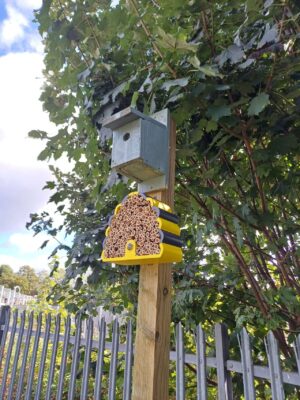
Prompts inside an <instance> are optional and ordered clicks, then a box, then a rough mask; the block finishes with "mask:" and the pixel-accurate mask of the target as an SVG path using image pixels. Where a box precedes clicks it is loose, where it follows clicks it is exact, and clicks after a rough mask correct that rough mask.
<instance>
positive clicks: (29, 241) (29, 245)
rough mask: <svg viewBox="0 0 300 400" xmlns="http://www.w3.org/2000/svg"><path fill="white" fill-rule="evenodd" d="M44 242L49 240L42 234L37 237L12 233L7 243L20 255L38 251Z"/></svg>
mask: <svg viewBox="0 0 300 400" xmlns="http://www.w3.org/2000/svg"><path fill="white" fill-rule="evenodd" d="M45 240H49V237H48V236H47V235H46V234H42V233H41V234H39V235H37V236H32V234H31V233H14V234H12V235H11V236H10V237H9V240H8V241H9V243H10V244H12V245H13V246H16V247H17V248H18V250H19V251H20V252H21V253H23V254H30V253H34V252H36V251H38V250H39V248H40V247H41V245H42V244H43V242H44V241H45Z"/></svg>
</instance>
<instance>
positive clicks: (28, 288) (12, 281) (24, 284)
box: [0, 264, 48, 296]
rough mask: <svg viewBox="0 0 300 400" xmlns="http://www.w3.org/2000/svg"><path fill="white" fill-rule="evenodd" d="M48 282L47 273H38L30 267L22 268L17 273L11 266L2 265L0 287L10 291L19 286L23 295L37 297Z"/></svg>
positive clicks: (0, 266) (0, 268) (0, 267)
mask: <svg viewBox="0 0 300 400" xmlns="http://www.w3.org/2000/svg"><path fill="white" fill-rule="evenodd" d="M47 280H48V274H47V273H46V272H45V271H43V272H40V273H36V272H35V271H34V269H33V268H32V267H30V266H29V265H24V266H22V267H20V268H19V270H18V271H17V272H16V273H15V272H14V271H13V269H12V268H11V267H10V266H9V265H5V264H3V265H0V285H3V286H5V287H8V288H10V289H14V287H15V286H19V287H20V290H21V293H23V294H27V295H30V296H35V295H37V294H38V293H39V292H40V290H41V289H42V287H43V286H44V285H45V284H46V281H47Z"/></svg>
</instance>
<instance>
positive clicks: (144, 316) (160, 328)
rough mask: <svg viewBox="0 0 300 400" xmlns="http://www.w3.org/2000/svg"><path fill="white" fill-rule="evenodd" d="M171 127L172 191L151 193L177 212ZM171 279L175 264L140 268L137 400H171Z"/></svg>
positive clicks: (172, 126) (173, 130)
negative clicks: (175, 207) (169, 392)
mask: <svg viewBox="0 0 300 400" xmlns="http://www.w3.org/2000/svg"><path fill="white" fill-rule="evenodd" d="M169 118H170V117H169ZM169 126H170V130H169V134H170V137H169V179H168V189H167V190H162V191H158V192H151V193H149V194H151V196H152V197H155V198H156V199H158V200H161V201H163V202H164V203H167V204H168V205H170V206H171V208H172V209H174V183H175V152H176V126H175V123H174V122H173V121H172V120H169ZM171 277H172V275H171V264H153V265H142V266H141V267H140V279H139V297H138V312H137V333H136V340H135V356H134V368H133V394H132V399H133V400H166V399H168V397H169V395H168V391H169V354H170V323H171V291H172V285H171V282H172V278H171Z"/></svg>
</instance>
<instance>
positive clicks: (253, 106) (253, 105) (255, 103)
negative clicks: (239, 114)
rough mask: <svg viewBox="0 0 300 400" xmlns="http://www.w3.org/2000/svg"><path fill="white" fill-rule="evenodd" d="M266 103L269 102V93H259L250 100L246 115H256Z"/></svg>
mask: <svg viewBox="0 0 300 400" xmlns="http://www.w3.org/2000/svg"><path fill="white" fill-rule="evenodd" d="M268 104H270V98H269V95H268V94H267V93H260V94H259V95H257V96H256V97H254V98H253V99H252V100H251V102H250V106H249V108H248V115H258V114H259V113H261V112H262V111H263V110H264V109H265V108H266V106H267V105H268Z"/></svg>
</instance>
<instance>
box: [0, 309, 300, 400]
mask: <svg viewBox="0 0 300 400" xmlns="http://www.w3.org/2000/svg"><path fill="white" fill-rule="evenodd" d="M84 325H86V328H85V329H84V330H83V327H84ZM95 325H96V326H95ZM83 332H84V334H83ZM192 336H193V337H192ZM213 336H214V337H212V335H211V334H210V335H207V337H206V334H205V332H204V330H203V329H202V328H201V326H197V328H196V332H195V335H191V334H190V333H189V332H185V331H184V329H183V327H182V325H181V323H179V324H177V325H176V332H175V341H174V343H175V350H174V351H171V352H170V380H171V385H170V387H171V389H170V399H175V398H176V400H183V399H188V400H189V399H197V400H210V399H216V398H217V399H218V400H231V399H232V400H233V399H245V400H252V399H256V398H257V399H273V400H281V399H289V398H291V399H298V398H299V397H298V396H299V393H300V372H299V371H300V337H298V338H297V339H296V342H295V345H294V357H293V360H292V363H290V364H289V365H295V370H294V371H292V370H291V368H289V370H286V369H285V370H282V368H281V364H282V360H281V357H280V351H279V349H278V345H277V341H276V339H275V337H274V335H273V333H271V332H270V333H269V334H268V335H267V337H266V339H265V347H266V351H265V357H263V358H265V359H266V362H265V363H264V365H263V362H264V361H262V362H261V363H260V365H255V364H254V363H253V360H252V353H253V350H252V347H251V341H250V337H249V335H248V333H247V332H246V330H245V329H243V330H242V331H241V332H240V333H239V334H238V335H237V337H236V336H235V338H236V339H237V340H236V341H235V342H236V343H237V346H236V347H235V349H234V350H235V352H234V353H232V352H231V350H232V349H231V348H230V347H229V339H230V338H229V336H228V334H227V330H226V327H225V326H224V325H222V324H217V325H216V326H215V328H214V335H213ZM132 337H133V332H132V324H131V322H130V321H129V322H128V323H127V324H126V325H120V324H119V322H118V320H117V319H115V320H114V321H113V322H112V323H111V324H108V325H107V324H106V323H105V320H104V319H103V318H102V319H101V320H100V321H99V324H95V323H94V321H93V318H88V319H85V320H82V319H81V317H80V316H79V317H77V318H76V321H75V323H73V322H72V319H71V317H70V316H66V317H65V318H64V319H62V317H61V316H60V315H59V314H57V315H55V316H51V315H50V314H47V315H43V314H41V313H40V314H38V315H34V314H33V312H31V313H26V312H25V311H24V312H22V313H18V311H14V312H11V310H10V307H7V306H5V307H2V309H1V310H0V399H1V400H4V399H8V400H15V399H16V400H19V399H22V400H23V399H25V400H31V399H34V400H40V399H47V400H50V399H51V400H54V399H60V400H63V399H68V400H72V399H97V400H98V399H108V400H113V399H124V400H129V399H130V398H131V389H132V388H131V386H132V384H131V375H132V366H133V352H134V350H133V340H132ZM185 349H188V350H189V352H187V351H185ZM193 349H195V351H194V352H192V351H193ZM191 350H192V351H191ZM232 354H234V355H235V356H234V358H231V355H232ZM237 355H238V356H237ZM261 387H265V388H266V391H265V393H266V394H265V396H264V397H261V395H259V396H258V388H261ZM172 388H174V389H172ZM291 389H292V391H291ZM292 392H293V393H294V394H291V393H292ZM268 393H269V394H268ZM290 396H292V397H290ZM141 400H142V399H141Z"/></svg>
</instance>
